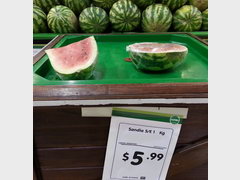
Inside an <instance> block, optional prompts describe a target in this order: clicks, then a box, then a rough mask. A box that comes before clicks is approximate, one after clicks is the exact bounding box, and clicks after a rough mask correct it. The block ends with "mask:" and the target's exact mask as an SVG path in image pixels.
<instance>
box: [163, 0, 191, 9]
mask: <svg viewBox="0 0 240 180" xmlns="http://www.w3.org/2000/svg"><path fill="white" fill-rule="evenodd" d="M187 1H188V0H162V4H165V5H167V6H168V7H169V9H170V10H171V11H174V10H176V9H178V8H180V7H182V6H183V5H185V4H186V3H187Z"/></svg>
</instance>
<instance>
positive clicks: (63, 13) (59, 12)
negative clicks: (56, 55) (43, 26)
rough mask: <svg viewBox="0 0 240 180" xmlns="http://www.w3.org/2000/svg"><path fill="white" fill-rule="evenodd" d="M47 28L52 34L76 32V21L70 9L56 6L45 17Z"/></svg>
mask: <svg viewBox="0 0 240 180" xmlns="http://www.w3.org/2000/svg"><path fill="white" fill-rule="evenodd" d="M47 22H48V27H49V28H50V29H51V30H52V32H54V33H75V32H78V19H77V17H76V16H75V14H74V13H73V11H72V10H71V9H69V8H68V7H66V6H62V5H58V6H55V7H53V8H52V9H51V10H50V11H49V13H48V15H47Z"/></svg>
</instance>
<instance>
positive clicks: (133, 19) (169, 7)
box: [33, 0, 208, 33]
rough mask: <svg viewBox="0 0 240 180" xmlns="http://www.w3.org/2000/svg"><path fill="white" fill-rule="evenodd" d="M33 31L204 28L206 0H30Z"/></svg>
mask: <svg viewBox="0 0 240 180" xmlns="http://www.w3.org/2000/svg"><path fill="white" fill-rule="evenodd" d="M33 3H34V5H33V33H48V32H50V33H51V32H53V33H82V32H84V33H103V32H133V31H134V32H141V31H143V32H167V31H178V32H192V31H207V30H208V0H33Z"/></svg>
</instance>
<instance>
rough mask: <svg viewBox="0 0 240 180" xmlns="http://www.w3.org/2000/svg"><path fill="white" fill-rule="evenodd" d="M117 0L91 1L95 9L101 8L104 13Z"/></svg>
mask: <svg viewBox="0 0 240 180" xmlns="http://www.w3.org/2000/svg"><path fill="white" fill-rule="evenodd" d="M117 1H118V0H93V5H95V6H97V7H101V8H103V9H105V10H106V11H109V10H110V9H111V7H112V6H113V4H114V3H115V2H117Z"/></svg>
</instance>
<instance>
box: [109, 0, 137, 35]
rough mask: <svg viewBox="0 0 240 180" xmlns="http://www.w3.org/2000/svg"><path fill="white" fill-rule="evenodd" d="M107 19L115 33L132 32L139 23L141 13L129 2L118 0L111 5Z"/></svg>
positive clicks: (127, 0)
mask: <svg viewBox="0 0 240 180" xmlns="http://www.w3.org/2000/svg"><path fill="white" fill-rule="evenodd" d="M109 19H110V22H111V23H112V28H113V29H114V30H116V31H121V32H126V31H132V30H134V29H136V28H137V27H138V25H139V24H140V21H141V11H140V10H139V9H138V7H137V5H135V4H134V3H133V2H132V1H131V0H119V1H117V2H116V3H114V4H113V6H112V8H111V10H110V12H109Z"/></svg>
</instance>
